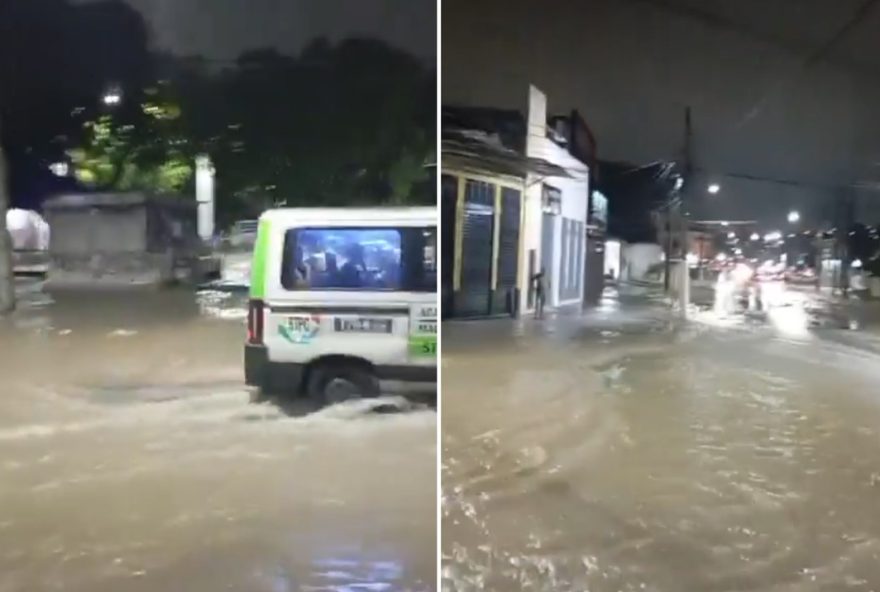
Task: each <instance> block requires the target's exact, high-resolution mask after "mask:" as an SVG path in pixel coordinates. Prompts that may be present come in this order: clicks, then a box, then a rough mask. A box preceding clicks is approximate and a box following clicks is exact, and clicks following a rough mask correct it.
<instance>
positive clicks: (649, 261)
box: [623, 243, 663, 280]
mask: <svg viewBox="0 0 880 592" xmlns="http://www.w3.org/2000/svg"><path fill="white" fill-rule="evenodd" d="M662 262H663V247H661V246H660V245H657V244H654V243H634V244H631V245H624V247H623V266H624V269H623V275H624V276H625V277H626V279H630V280H641V279H644V277H645V274H646V273H647V272H648V270H649V269H650V268H651V266H653V265H656V264H658V263H662Z"/></svg>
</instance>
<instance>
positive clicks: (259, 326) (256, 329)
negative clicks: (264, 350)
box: [248, 300, 265, 345]
mask: <svg viewBox="0 0 880 592" xmlns="http://www.w3.org/2000/svg"><path fill="white" fill-rule="evenodd" d="M264 309H265V305H264V304H263V301H262V300H251V301H249V302H248V343H250V344H253V345H261V344H262V343H263V310H264Z"/></svg>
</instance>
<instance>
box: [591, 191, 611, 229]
mask: <svg viewBox="0 0 880 592" xmlns="http://www.w3.org/2000/svg"><path fill="white" fill-rule="evenodd" d="M589 224H590V226H592V227H594V228H602V229H604V228H606V227H607V226H608V198H607V197H605V195H604V194H602V192H601V191H594V192H593V195H592V199H591V200H590V219H589Z"/></svg>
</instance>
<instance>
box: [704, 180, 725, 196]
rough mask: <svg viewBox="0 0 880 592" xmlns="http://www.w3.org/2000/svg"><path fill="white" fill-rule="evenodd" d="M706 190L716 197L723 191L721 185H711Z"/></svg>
mask: <svg viewBox="0 0 880 592" xmlns="http://www.w3.org/2000/svg"><path fill="white" fill-rule="evenodd" d="M706 189H707V191H708V192H709V193H711V194H712V195H715V194H716V193H718V192H719V191H721V185H719V184H718V183H711V184H710V185H709V187H707V188H706Z"/></svg>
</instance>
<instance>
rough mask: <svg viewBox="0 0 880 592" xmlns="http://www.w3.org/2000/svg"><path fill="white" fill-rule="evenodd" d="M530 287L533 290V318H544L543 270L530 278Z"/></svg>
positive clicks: (544, 287)
mask: <svg viewBox="0 0 880 592" xmlns="http://www.w3.org/2000/svg"><path fill="white" fill-rule="evenodd" d="M532 287H533V289H534V290H535V318H536V319H543V318H544V302H545V301H546V289H547V287H546V286H545V280H544V270H543V269H542V270H541V271H539V272H538V273H536V274H535V275H533V276H532Z"/></svg>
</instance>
